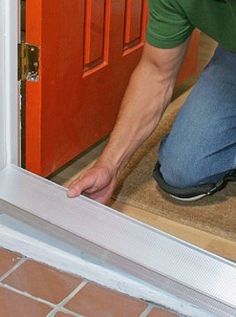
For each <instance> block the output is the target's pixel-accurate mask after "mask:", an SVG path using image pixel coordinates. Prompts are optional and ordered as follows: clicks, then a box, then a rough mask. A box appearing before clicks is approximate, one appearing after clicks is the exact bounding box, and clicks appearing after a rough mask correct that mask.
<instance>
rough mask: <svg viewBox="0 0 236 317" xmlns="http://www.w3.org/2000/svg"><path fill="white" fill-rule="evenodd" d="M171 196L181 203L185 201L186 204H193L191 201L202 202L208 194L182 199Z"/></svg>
mask: <svg viewBox="0 0 236 317" xmlns="http://www.w3.org/2000/svg"><path fill="white" fill-rule="evenodd" d="M170 196H171V197H172V198H174V199H176V200H179V201H184V202H191V201H197V200H200V199H202V198H204V197H206V196H207V194H201V195H197V196H193V197H188V198H182V197H177V196H174V195H171V194H170Z"/></svg>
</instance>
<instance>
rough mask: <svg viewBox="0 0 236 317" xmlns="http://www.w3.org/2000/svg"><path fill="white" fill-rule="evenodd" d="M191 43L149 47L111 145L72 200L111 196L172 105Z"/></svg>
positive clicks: (74, 186) (132, 81)
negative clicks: (80, 196)
mask: <svg viewBox="0 0 236 317" xmlns="http://www.w3.org/2000/svg"><path fill="white" fill-rule="evenodd" d="M187 43H188V41H186V42H185V43H184V44H182V45H181V46H179V47H177V48H172V49H161V48H157V47H154V46H151V45H149V44H146V45H145V48H144V51H143V55H142V58H141V60H140V62H139V64H138V66H137V67H136V69H135V71H134V73H133V74H132V76H131V79H130V83H129V85H128V88H127V91H126V93H125V96H124V99H123V102H122V105H121V108H120V112H119V115H118V119H117V122H116V125H115V127H114V129H113V131H112V133H111V136H110V139H109V142H108V144H107V146H106V147H105V149H104V151H103V153H102V154H101V156H100V158H99V159H98V161H97V162H96V163H95V165H94V167H92V168H91V169H89V170H87V171H85V172H84V173H83V174H82V175H81V176H80V177H79V179H77V180H76V181H74V182H73V183H72V185H71V186H70V189H69V192H68V196H69V197H75V196H79V195H80V194H81V193H83V194H85V195H87V196H89V197H90V198H92V199H95V200H97V201H99V202H101V203H105V202H106V201H107V200H108V199H109V198H110V197H111V195H112V192H113V190H114V189H115V185H116V180H117V175H118V174H119V172H120V171H121V170H122V168H123V167H124V166H125V165H126V164H127V162H128V161H129V159H130V158H131V156H132V155H133V153H134V152H135V151H136V150H137V149H138V147H139V146H140V145H141V144H142V143H143V142H144V141H145V140H146V139H147V138H148V137H149V136H150V135H151V133H152V132H153V131H154V129H155V128H156V127H157V125H158V123H159V121H160V119H161V117H162V114H163V113H164V111H165V109H166V107H167V105H168V104H169V102H170V99H171V96H172V93H173V89H174V85H175V81H176V77H177V74H178V71H179V68H180V65H181V64H182V61H183V59H184V56H185V52H186V48H187Z"/></svg>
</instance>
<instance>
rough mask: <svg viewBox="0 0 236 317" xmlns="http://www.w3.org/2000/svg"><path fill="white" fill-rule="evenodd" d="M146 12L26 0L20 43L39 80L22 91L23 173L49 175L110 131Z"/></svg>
mask: <svg viewBox="0 0 236 317" xmlns="http://www.w3.org/2000/svg"><path fill="white" fill-rule="evenodd" d="M146 11H147V10H146V6H145V1H144V0H126V1H125V0H27V1H26V42H28V43H30V44H34V45H36V46H39V48H40V74H39V81H38V82H27V85H26V100H27V101H26V168H27V169H28V170H30V171H33V172H35V173H37V174H40V175H43V176H47V175H49V174H51V173H52V172H54V171H55V170H57V169H58V168H60V167H61V166H63V165H64V164H65V163H67V162H68V161H70V160H71V159H73V158H74V157H75V156H77V155H78V154H80V153H81V152H83V151H84V150H85V149H87V148H88V147H89V146H91V145H93V144H94V143H96V142H97V141H98V140H99V139H101V138H102V137H104V136H106V135H107V134H108V133H109V132H110V131H111V129H112V127H113V125H114V122H115V118H116V115H117V112H118V109H119V105H120V102H121V99H122V96H123V94H124V91H125V88H126V86H127V83H128V80H129V77H130V74H131V72H132V71H133V69H134V67H135V65H136V64H137V62H138V60H139V58H140V54H141V50H142V46H143V44H144V35H145V26H146ZM195 64H196V63H195ZM195 66H196V65H195ZM191 72H192V70H191Z"/></svg>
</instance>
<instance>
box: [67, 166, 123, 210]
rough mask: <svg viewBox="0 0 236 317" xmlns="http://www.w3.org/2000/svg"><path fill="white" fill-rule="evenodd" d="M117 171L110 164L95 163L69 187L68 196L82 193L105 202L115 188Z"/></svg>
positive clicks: (71, 196)
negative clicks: (110, 167) (110, 168)
mask: <svg viewBox="0 0 236 317" xmlns="http://www.w3.org/2000/svg"><path fill="white" fill-rule="evenodd" d="M116 182H117V177H116V173H114V171H112V170H109V168H108V166H104V165H99V163H98V164H95V165H94V167H92V168H90V169H88V170H86V171H84V172H83V173H82V174H81V175H80V177H79V178H78V179H76V180H75V181H74V182H73V183H72V184H71V185H70V187H69V191H68V197H70V198H73V197H77V196H79V195H80V194H84V195H85V196H87V197H89V198H91V199H94V200H96V201H98V202H100V203H102V204H105V203H106V202H107V201H108V200H109V199H110V198H111V195H112V193H113V191H114V189H115V186H116Z"/></svg>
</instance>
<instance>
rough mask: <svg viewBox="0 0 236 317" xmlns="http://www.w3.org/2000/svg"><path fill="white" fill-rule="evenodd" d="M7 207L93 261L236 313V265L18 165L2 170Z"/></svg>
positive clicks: (0, 201) (217, 311)
mask: <svg viewBox="0 0 236 317" xmlns="http://www.w3.org/2000/svg"><path fill="white" fill-rule="evenodd" d="M0 208H1V209H0V213H1V211H4V213H7V214H8V215H10V216H11V217H14V219H17V220H20V221H22V222H24V223H26V224H28V225H30V226H32V227H34V228H36V229H39V230H41V231H43V232H45V233H47V234H50V236H53V237H55V238H57V239H60V240H62V241H63V242H65V243H69V244H70V245H71V246H73V247H75V248H77V249H79V250H80V251H81V254H83V253H84V254H88V255H89V256H90V257H91V259H99V261H100V263H101V264H102V263H104V264H106V265H109V266H110V267H111V268H112V267H113V268H116V269H119V270H120V271H121V272H124V273H125V274H127V273H128V274H129V275H131V276H133V277H134V278H135V279H138V280H141V281H143V283H145V284H148V285H150V286H151V287H157V288H161V289H163V291H166V292H168V293H169V294H171V295H173V296H175V297H178V298H179V299H180V300H184V301H186V302H188V303H190V304H192V305H193V306H197V307H199V308H201V309H204V310H205V311H207V312H209V313H212V314H213V316H219V317H232V316H236V265H235V264H234V263H231V262H229V261H227V260H224V259H222V258H220V257H218V256H216V255H214V254H211V253H208V252H206V251H204V250H201V249H199V248H197V247H195V246H192V245H190V244H188V243H186V242H184V241H181V240H179V239H176V238H174V237H172V236H170V235H168V234H166V233H163V232H161V231H159V230H157V229H154V228H152V227H150V226H148V225H145V224H143V223H141V222H139V221H137V220H135V219H132V218H130V217H128V216H126V215H123V214H121V213H119V212H117V211H115V210H113V209H111V208H108V207H105V206H103V205H101V204H98V203H96V202H94V201H91V200H90V199H88V198H86V197H80V198H76V199H68V198H67V197H66V189H65V188H63V187H61V186H58V185H56V184H54V183H52V182H50V181H48V180H45V179H44V178H41V177H38V176H36V175H34V174H31V173H29V172H27V171H25V170H22V169H20V168H18V167H16V166H14V165H10V166H8V167H6V168H5V169H3V170H1V171H0Z"/></svg>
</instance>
